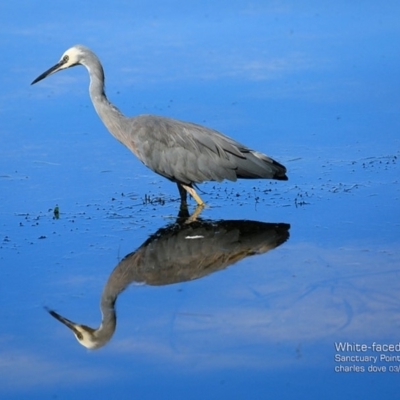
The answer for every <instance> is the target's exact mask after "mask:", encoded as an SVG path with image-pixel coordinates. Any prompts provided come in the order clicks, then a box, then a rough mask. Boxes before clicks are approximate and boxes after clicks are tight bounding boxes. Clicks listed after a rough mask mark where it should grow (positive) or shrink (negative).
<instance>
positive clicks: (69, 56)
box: [58, 46, 83, 70]
mask: <svg viewBox="0 0 400 400" xmlns="http://www.w3.org/2000/svg"><path fill="white" fill-rule="evenodd" d="M82 58H83V53H82V51H81V49H80V48H79V47H76V46H74V47H71V48H70V49H68V50H67V51H66V52H65V53H64V54H63V55H62V56H61V59H60V68H59V69H58V70H60V69H65V68H69V67H72V66H73V65H76V64H80V62H81V60H82Z"/></svg>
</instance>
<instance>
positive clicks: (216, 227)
mask: <svg viewBox="0 0 400 400" xmlns="http://www.w3.org/2000/svg"><path fill="white" fill-rule="evenodd" d="M289 228H290V225H288V224H271V223H263V222H258V221H196V222H193V223H192V224H186V223H184V222H182V223H181V224H171V225H168V226H167V227H164V228H162V229H159V230H158V231H157V232H156V233H155V234H153V235H152V236H150V237H149V238H148V239H147V240H146V242H144V243H143V244H142V245H141V246H140V247H139V248H138V249H137V250H136V251H135V252H133V253H130V254H128V255H127V256H126V257H125V258H124V259H123V260H122V261H121V262H120V263H119V264H118V265H117V266H116V267H115V269H114V270H113V271H112V273H111V275H110V277H109V278H108V280H107V283H106V285H105V287H104V290H103V293H102V295H101V301H100V309H101V314H102V320H101V324H100V326H99V327H98V328H97V329H93V328H91V327H88V326H86V325H82V324H77V323H75V322H72V321H71V320H69V319H67V318H65V317H63V316H61V315H60V314H58V313H56V312H55V311H53V310H48V311H49V312H50V314H51V315H52V316H53V317H54V318H56V319H57V320H59V321H60V322H62V323H63V324H64V325H66V326H67V327H68V328H70V329H71V330H72V332H73V333H74V334H75V337H76V338H77V339H78V341H79V343H80V344H81V345H83V346H85V347H87V348H90V349H98V348H99V347H102V346H104V345H105V344H106V343H108V342H109V340H110V339H111V337H112V336H113V334H114V332H115V329H116V326H117V316H116V311H115V304H116V301H117V298H118V296H119V295H120V294H121V293H122V292H123V291H124V290H125V289H126V288H127V287H128V285H130V284H132V283H134V282H136V283H139V284H147V285H152V286H162V285H171V284H175V283H178V282H186V281H191V280H194V279H200V278H202V277H205V276H207V275H209V274H212V273H214V272H217V271H220V270H222V269H224V268H227V267H228V266H230V265H232V264H234V263H236V262H238V261H240V260H242V259H244V258H245V257H248V256H252V255H254V254H262V253H266V252H267V251H269V250H272V249H274V248H276V247H278V246H279V245H281V244H282V243H284V242H285V241H286V240H287V239H288V238H289Z"/></svg>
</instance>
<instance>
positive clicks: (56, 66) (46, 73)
mask: <svg viewBox="0 0 400 400" xmlns="http://www.w3.org/2000/svg"><path fill="white" fill-rule="evenodd" d="M65 63H66V61H64V60H60V61H59V62H58V63H57V64H56V65H54V66H52V67H51V68H50V69H48V70H47V71H46V72H43V74H42V75H40V76H38V77H37V78H36V79H35V80H34V81H33V82H32V83H31V85H34V84H35V83H37V82H39V81H41V80H42V79H44V78H46V77H47V76H49V75H51V74H54V73H55V72H57V71H59V70H60V69H61V67H62V66H63V65H64V64H65Z"/></svg>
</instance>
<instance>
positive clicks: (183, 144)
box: [32, 45, 288, 206]
mask: <svg viewBox="0 0 400 400" xmlns="http://www.w3.org/2000/svg"><path fill="white" fill-rule="evenodd" d="M75 65H83V66H85V67H86V68H87V70H88V72H89V76H90V86H89V93H90V97H91V99H92V102H93V105H94V108H95V109H96V112H97V114H98V115H99V117H100V118H101V120H102V121H103V122H104V124H105V126H106V127H107V129H108V130H109V131H110V133H111V134H112V135H113V136H114V137H115V138H116V139H117V140H119V141H120V142H121V143H122V144H124V145H125V146H126V147H128V148H129V149H130V150H131V151H132V152H133V153H134V154H135V155H136V156H137V157H138V158H139V160H140V161H142V162H143V163H144V164H145V165H146V166H147V167H148V168H150V169H151V170H153V171H154V172H156V173H157V174H160V175H162V176H163V177H165V178H167V179H169V180H171V181H173V182H175V183H176V184H177V185H178V189H179V193H180V196H181V204H182V205H186V197H187V193H189V194H190V195H191V196H192V197H193V198H194V199H195V201H196V202H197V204H198V205H200V206H202V205H203V204H204V202H203V201H202V199H201V198H200V197H199V195H198V194H197V193H196V191H195V190H194V187H195V186H196V184H199V183H202V182H205V181H218V182H221V181H223V180H224V179H228V180H231V181H236V180H237V179H238V178H243V179H259V178H261V179H278V180H287V179H288V178H287V176H286V168H285V167H284V166H283V165H281V164H279V163H278V162H276V161H275V160H273V159H272V158H270V157H268V156H266V155H265V154H263V153H260V152H258V151H254V150H251V149H249V148H248V147H246V146H244V145H243V144H241V143H239V142H236V141H235V140H233V139H231V138H229V137H228V136H225V135H223V134H221V133H219V132H217V131H215V130H212V129H209V128H206V127H204V126H200V125H197V124H193V123H188V122H182V121H178V120H174V119H170V118H165V117H160V116H154V115H140V116H137V117H133V118H127V117H125V116H124V115H123V114H122V113H121V112H120V111H119V110H118V109H117V108H116V107H115V106H114V105H112V104H111V103H110V102H109V101H108V99H107V97H106V95H105V92H104V72H103V67H102V65H101V63H100V61H99V59H98V58H97V56H96V55H95V54H94V53H93V52H92V51H91V50H90V49H88V48H87V47H84V46H81V45H77V46H74V47H72V48H70V49H68V50H67V51H66V52H65V53H64V54H63V55H62V57H61V59H60V61H59V62H58V63H57V64H56V65H54V66H53V67H52V68H50V69H49V70H47V71H46V72H44V73H43V74H42V75H40V76H39V77H38V78H36V79H35V80H34V81H33V82H32V84H34V83H36V82H38V81H40V80H42V79H44V78H46V77H47V76H49V75H51V74H53V73H55V72H57V71H61V70H63V69H66V68H69V67H73V66H75Z"/></svg>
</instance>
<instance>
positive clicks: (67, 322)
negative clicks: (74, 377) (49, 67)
mask: <svg viewBox="0 0 400 400" xmlns="http://www.w3.org/2000/svg"><path fill="white" fill-rule="evenodd" d="M39 78H40V77H39ZM46 311H47V312H48V313H49V314H50V315H51V316H52V317H54V318H55V319H56V320H58V321H60V322H61V323H62V324H64V325H65V326H67V327H68V328H69V329H71V330H72V331H73V332H74V333H75V334H79V331H78V330H77V329H76V328H75V323H74V322H72V321H70V320H69V319H67V318H64V317H62V316H61V315H60V314H57V313H56V312H55V311H53V310H48V309H46Z"/></svg>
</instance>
